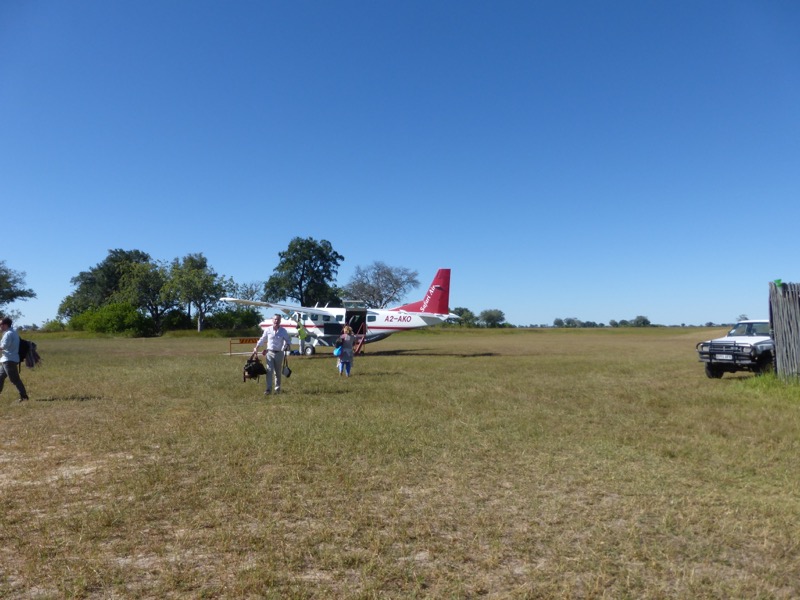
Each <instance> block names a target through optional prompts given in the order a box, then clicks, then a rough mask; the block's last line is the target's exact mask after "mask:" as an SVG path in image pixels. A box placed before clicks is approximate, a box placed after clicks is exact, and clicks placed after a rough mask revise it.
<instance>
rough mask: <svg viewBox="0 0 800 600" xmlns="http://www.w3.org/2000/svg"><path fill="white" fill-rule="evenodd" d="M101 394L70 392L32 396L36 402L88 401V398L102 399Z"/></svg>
mask: <svg viewBox="0 0 800 600" xmlns="http://www.w3.org/2000/svg"><path fill="white" fill-rule="evenodd" d="M102 399H103V397H102V396H83V395H81V394H70V395H69V396H45V397H44V398H34V400H35V401H36V402H88V401H89V400H102Z"/></svg>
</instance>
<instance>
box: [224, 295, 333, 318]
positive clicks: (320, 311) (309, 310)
mask: <svg viewBox="0 0 800 600" xmlns="http://www.w3.org/2000/svg"><path fill="white" fill-rule="evenodd" d="M220 301H221V302H233V303H234V304H243V305H245V306H262V307H264V308H272V309H275V310H279V311H283V312H285V313H288V314H292V313H294V312H299V313H305V314H307V315H330V314H331V312H330V311H329V310H327V309H325V308H316V307H308V306H298V305H296V304H278V303H276V302H261V301H260V300H242V299H241V298H220Z"/></svg>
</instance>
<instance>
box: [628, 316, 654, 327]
mask: <svg viewBox="0 0 800 600" xmlns="http://www.w3.org/2000/svg"><path fill="white" fill-rule="evenodd" d="M631 327H650V319H648V318H647V317H644V316H642V315H639V316H637V317H636V318H635V319H634V320H633V321H631Z"/></svg>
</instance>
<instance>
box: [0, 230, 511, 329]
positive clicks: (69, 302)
mask: <svg viewBox="0 0 800 600" xmlns="http://www.w3.org/2000/svg"><path fill="white" fill-rule="evenodd" d="M278 259H279V260H278V264H277V266H276V268H275V269H274V271H273V274H272V275H271V276H270V277H269V278H268V279H267V280H266V281H251V282H237V281H234V279H233V278H231V277H227V276H225V275H221V274H218V273H217V272H216V271H215V270H214V269H213V268H212V266H211V265H210V264H209V262H208V259H207V258H206V257H205V256H204V255H203V254H202V253H193V254H187V255H186V256H184V257H181V258H175V259H172V260H171V261H163V260H157V259H154V258H153V257H152V256H150V254H148V253H147V252H144V251H142V250H123V249H113V250H109V251H108V255H107V256H106V258H105V259H103V260H102V261H100V262H99V263H97V264H96V265H94V266H93V267H91V268H89V269H87V270H85V271H81V272H80V273H78V274H77V275H76V276H75V277H73V278H71V279H70V283H71V284H72V286H73V287H74V290H73V291H72V292H71V293H70V294H68V295H67V296H66V297H65V298H64V299H63V300H62V301H61V303H60V304H59V307H58V313H57V315H56V317H55V318H54V319H52V320H49V321H47V322H45V324H44V325H43V329H45V330H64V329H69V330H75V331H89V332H93V333H116V334H119V333H124V334H128V335H135V336H149V335H160V334H162V333H164V332H165V331H172V330H180V329H193V328H196V329H197V331H202V330H204V329H208V328H211V329H224V330H244V329H252V328H254V327H257V326H258V323H259V322H260V320H261V315H260V312H259V311H258V309H256V308H251V307H241V306H239V305H232V304H228V303H224V302H220V298H223V297H226V296H232V297H236V298H242V299H245V300H260V301H265V302H283V301H286V300H290V301H294V302H296V303H298V304H300V305H302V306H314V305H320V306H325V305H329V306H341V305H342V299H343V298H349V299H358V300H361V301H363V302H364V303H365V304H366V305H367V307H369V308H386V307H388V306H391V305H395V304H399V302H400V300H401V299H402V298H403V297H404V296H405V294H406V293H407V292H408V291H410V290H411V289H413V288H416V287H418V286H419V280H418V273H417V272H416V271H413V270H410V269H407V268H404V267H391V266H388V265H386V264H385V263H383V262H380V261H376V262H374V263H372V264H371V265H369V266H367V267H361V266H358V267H356V268H355V271H354V274H353V277H352V278H351V280H350V282H349V283H348V284H347V285H345V286H343V287H339V286H337V285H336V283H335V280H336V276H337V274H338V269H339V266H340V265H341V263H342V262H343V261H344V256H342V255H341V254H339V253H338V252H336V251H335V250H334V249H333V246H332V245H331V243H330V242H329V241H327V240H321V241H318V240H315V239H313V238H299V237H297V238H294V239H292V240H291V241H290V243H289V245H288V247H287V249H286V250H285V251H283V252H279V253H278ZM24 277H25V274H24V273H19V272H16V271H14V270H12V269H10V268H8V267H7V266H6V264H5V261H0V309H2V308H3V307H4V306H5V305H6V304H9V303H11V302H14V301H15V300H26V299H29V298H35V297H36V294H35V293H34V292H33V290H31V289H27V288H26V287H25V283H24ZM453 312H454V313H455V314H460V315H461V316H462V324H463V325H464V326H487V327H497V326H502V324H503V322H504V320H505V316H504V315H503V313H502V311H499V310H490V311H483V312H482V313H480V315H478V316H475V315H474V314H473V313H472V312H471V311H469V310H468V309H465V308H457V309H454V311H453Z"/></svg>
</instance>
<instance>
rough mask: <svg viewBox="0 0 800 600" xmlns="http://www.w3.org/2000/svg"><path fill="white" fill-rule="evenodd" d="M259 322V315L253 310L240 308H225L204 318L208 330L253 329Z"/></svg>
mask: <svg viewBox="0 0 800 600" xmlns="http://www.w3.org/2000/svg"><path fill="white" fill-rule="evenodd" d="M260 322H261V314H260V313H259V312H258V311H257V310H256V309H254V308H243V307H241V306H236V307H231V308H226V309H225V310H221V311H218V312H215V313H214V314H213V315H210V316H208V317H206V323H205V324H206V327H208V328H210V329H228V330H241V329H254V328H256V329H257V328H258V324H259V323H260Z"/></svg>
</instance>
